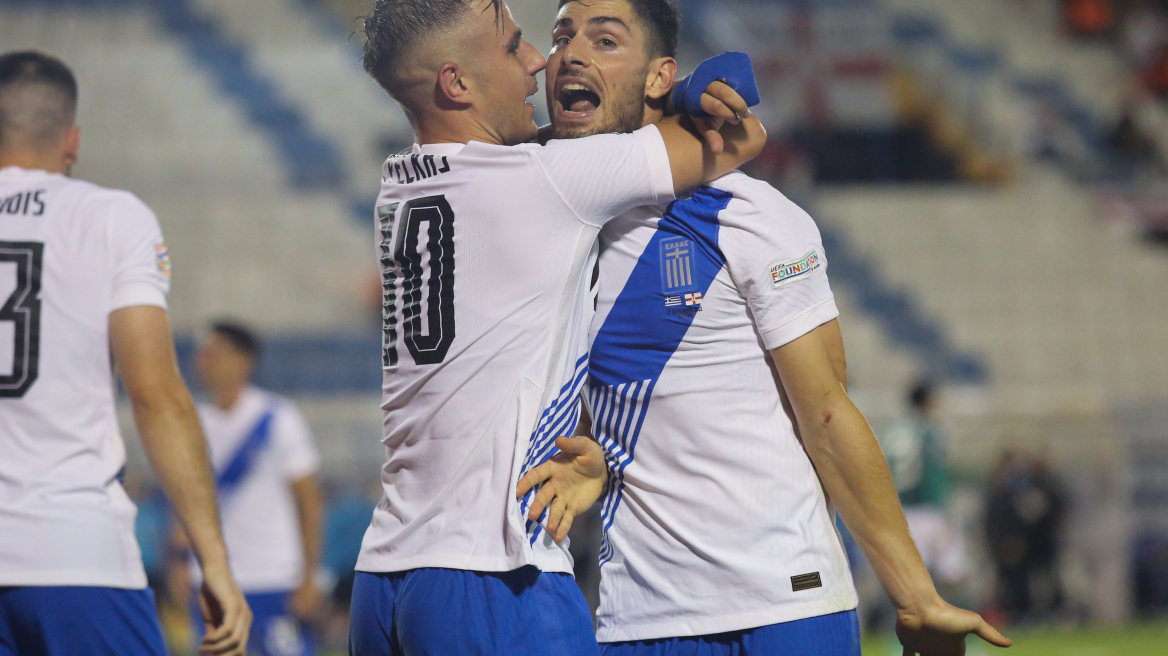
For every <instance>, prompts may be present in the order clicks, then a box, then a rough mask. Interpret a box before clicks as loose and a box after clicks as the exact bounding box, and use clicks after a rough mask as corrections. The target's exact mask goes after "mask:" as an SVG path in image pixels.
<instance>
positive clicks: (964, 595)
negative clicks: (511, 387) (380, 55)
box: [0, 0, 1168, 654]
mask: <svg viewBox="0 0 1168 656" xmlns="http://www.w3.org/2000/svg"><path fill="white" fill-rule="evenodd" d="M556 4H557V3H556V2H555V0H512V2H510V6H511V9H512V11H513V13H514V14H515V16H516V19H517V20H518V22H519V23H520V24H521V25H522V26H523V27H524V29H525V34H526V36H527V38H528V39H529V40H530V41H531V42H532V43H533V44H534V45H535V46H536V47H537V48H539V49H540V50H542V51H544V52H547V51H548V49H549V48H550V32H551V24H552V21H553V19H554V16H555V14H556ZM680 4H681V6H682V9H683V15H684V17H685V20H686V23H685V33H684V35H683V52H682V57H681V65H682V68H683V69H687V68H690V67H692V66H693V65H694V64H696V63H697V62H698V61H700V60H701V59H702V58H704V57H706V56H708V55H709V54H712V53H716V52H721V51H723V50H730V49H732V50H744V51H746V52H748V53H749V54H750V55H751V56H752V57H753V59H754V63H755V67H756V71H757V73H758V76H759V81H760V86H761V87H762V89H763V104H762V105H761V106H760V107H759V110H758V114H759V115H760V116H761V117H762V118H763V119H764V120H765V122H766V124H767V126H768V128H769V130H770V133H771V135H772V139H771V143H770V145H769V146H768V148H767V151H766V152H765V153H764V155H763V156H762V157H760V158H759V160H757V161H756V162H754V163H752V165H751V166H752V170H751V173H753V174H755V175H757V176H760V177H763V178H765V179H767V180H770V181H771V182H772V183H773V184H775V185H776V186H777V187H778V188H779V189H780V190H782V191H783V192H784V193H786V194H787V195H788V196H790V197H792V198H793V199H794V200H796V202H798V203H799V204H800V205H802V206H803V207H804V208H806V209H807V210H808V211H809V212H810V213H811V215H812V216H813V217H815V218H816V220H817V222H818V223H819V226H820V229H821V230H822V233H823V237H824V244H825V249H826V250H827V252H828V257H829V258H830V261H831V272H830V275H831V279H832V282H833V288H834V289H835V291H836V295H837V301H838V303H839V305H840V308H841V312H842V318H841V322H842V325H843V329H844V334H845V338H846V341H847V348H848V359H849V364H850V369H849V378H850V381H851V391H852V394H853V396H854V398H855V399H856V400H857V402H858V404H859V405H860V407H861V409H862V410H863V411H864V412H865V414H866V416H868V417H869V418H870V420H871V421H872V423H873V425H874V427H875V428H876V432H877V434H878V435H879V436H880V438H881V440H882V444H883V447H884V449H885V451H886V454H887V455H888V456H889V460H890V463H891V465H892V467H893V471H894V474H895V477H896V480H897V484H898V488H899V489H900V491H901V494H902V501H903V503H904V504H905V506H906V510H907V511H908V513H909V515H910V520H912V521H914V526H915V527H916V528H914V534H915V535H917V540H918V542H919V543H921V548H922V551H923V552H924V553H925V555H926V558H927V559H928V560H929V564H930V567H931V568H932V570H933V573H934V575H935V577H936V578H937V580H938V581H939V583H940V585H942V586H943V588H944V590H945V592H946V594H947V595H948V596H949V597H950V598H951V599H952V600H953V601H955V602H958V603H961V604H965V605H967V606H969V607H974V608H977V609H979V610H981V611H983V612H984V613H986V615H987V618H989V619H991V620H992V621H995V622H1000V623H1003V624H1004V625H1005V626H1006V627H1007V633H1009V632H1010V629H1017V630H1021V631H1023V632H1024V633H1023V635H1044V634H1051V635H1054V633H1052V632H1055V631H1056V629H1057V632H1061V634H1063V635H1071V636H1080V635H1089V634H1079V633H1074V631H1077V630H1085V631H1090V630H1096V629H1094V628H1093V627H1129V626H1132V623H1135V622H1152V623H1151V624H1140V626H1142V627H1143V628H1141V629H1127V628H1124V629H1120V630H1117V631H1118V633H1111V634H1106V635H1109V636H1127V637H1128V638H1130V637H1131V636H1133V635H1134V636H1147V635H1151V636H1153V637H1151V638H1141V639H1143V640H1145V642H1140V643H1138V644H1137V643H1132V644H1133V645H1134V646H1132V647H1131V649H1132V650H1131V651H1106V650H1105V651H1091V652H1089V653H1091V654H1110V653H1117V654H1119V653H1124V654H1126V653H1131V654H1144V653H1147V654H1155V653H1164V651H1163V649H1161V648H1157V647H1155V645H1157V644H1158V645H1160V646H1161V647H1163V645H1165V644H1168V629H1165V628H1164V626H1165V622H1164V619H1165V618H1166V617H1168V286H1166V283H1168V249H1166V248H1165V246H1166V245H1168V2H1166V1H1165V0H965V1H957V0H682V1H681V2H680ZM365 8H366V3H365V2H363V1H362V0H265V1H263V2H255V1H249V2H238V1H237V0H0V50H3V51H9V50H15V49H24V48H37V49H41V50H44V51H46V52H48V53H51V54H54V55H57V56H59V57H61V58H62V59H64V60H65V61H66V62H67V63H68V64H69V65H70V66H72V67H73V68H74V70H75V71H76V73H77V75H78V78H79V81H80V84H81V100H80V110H79V122H80V125H81V127H82V130H83V146H82V155H81V161H80V164H79V165H78V166H77V167H76V170H75V174H76V175H78V176H80V177H83V178H86V179H90V180H93V181H95V182H97V183H99V184H103V185H109V186H113V187H119V188H126V189H130V190H132V191H134V192H135V193H137V194H138V195H139V196H141V197H142V198H143V199H144V200H145V201H146V202H147V203H148V204H149V205H150V206H151V207H153V208H154V209H155V211H156V212H157V213H158V215H159V219H160V221H161V223H162V227H163V231H164V233H165V234H166V236H167V241H168V244H169V246H170V253H171V256H172V259H173V262H174V276H173V291H172V295H171V312H172V320H173V322H174V325H175V329H176V333H177V335H178V336H179V349H180V359H181V360H182V362H183V367H184V373H185V374H186V375H187V378H188V380H189V381H190V383H191V384H192V386H193V387H194V389H195V390H196V393H198V390H199V386H198V377H197V375H196V372H195V368H194V366H193V361H194V355H195V352H196V350H197V346H198V344H199V340H200V339H201V336H202V335H204V334H205V330H206V326H207V325H208V323H209V322H210V321H212V320H214V319H218V318H223V317H227V318H231V319H234V320H238V321H241V322H243V323H244V324H247V325H250V326H251V327H252V328H254V329H255V330H256V331H257V332H258V333H259V335H260V336H261V338H262V341H263V350H262V353H261V356H260V359H259V361H258V367H257V369H256V371H255V382H256V383H257V384H258V385H260V386H261V387H264V388H266V389H269V390H272V391H274V392H277V393H279V394H283V395H286V396H288V397H290V398H292V399H293V400H294V401H295V402H296V403H297V405H298V406H299V408H300V410H301V411H302V413H303V414H304V416H305V417H306V419H307V420H308V423H309V425H310V426H311V428H312V432H313V434H314V436H315V440H316V444H317V447H318V449H319V451H320V455H321V469H320V478H321V480H322V485H323V490H324V496H325V500H326V501H325V513H324V522H323V528H322V531H323V556H322V559H321V560H322V563H321V564H322V574H321V577H320V580H321V582H322V583H323V584H324V585H325V587H326V588H327V590H328V591H329V594H328V599H329V600H330V601H329V603H328V604H327V606H326V610H325V611H324V612H323V613H322V616H321V618H320V641H321V644H322V646H323V647H324V648H325V650H326V651H328V650H336V651H338V652H341V651H343V650H344V644H345V638H344V636H345V631H346V629H347V619H346V605H347V598H348V587H347V586H349V585H350V584H351V572H352V568H353V564H354V562H355V559H356V553H357V548H358V546H359V543H360V538H361V536H362V534H363V532H364V529H365V526H366V525H367V523H368V520H369V516H370V513H371V510H372V507H373V504H375V503H376V501H377V498H378V494H379V493H378V478H377V476H378V468H379V465H380V462H381V460H382V456H383V454H382V449H381V446H380V444H379V442H378V439H379V435H380V411H379V409H378V404H379V385H380V376H381V372H380V369H379V364H378V363H379V362H380V358H379V357H378V352H379V333H378V320H379V315H380V287H379V281H378V277H377V271H376V261H375V259H374V248H373V246H374V242H373V239H372V237H373V223H372V208H373V199H374V198H375V196H376V192H377V189H378V183H379V168H380V164H381V162H382V161H383V160H384V159H385V157H386V156H387V155H389V154H391V153H392V152H396V151H397V150H399V149H401V148H402V147H405V146H407V145H408V144H409V143H410V142H411V141H412V137H411V133H410V129H409V125H408V123H407V122H406V121H405V118H404V116H402V114H401V113H400V111H399V110H398V109H397V108H396V106H394V105H393V103H392V102H391V101H390V100H389V99H388V98H387V97H386V96H385V95H384V94H383V93H382V92H381V91H380V90H379V89H378V88H377V87H376V85H375V84H373V83H372V82H371V81H370V80H368V79H367V78H366V77H365V75H364V73H363V71H362V70H361V67H360V64H359V58H360V44H361V38H360V35H359V34H355V32H356V31H357V30H358V29H359V23H358V22H356V21H355V20H354V17H356V16H358V15H360V14H362V13H363V12H364V11H365ZM537 100H538V101H539V102H538V104H539V105H540V109H539V110H538V111H539V112H540V114H541V115H542V116H545V117H546V112H545V111H544V110H543V108H542V105H543V102H542V98H537ZM536 218H538V217H536ZM533 220H535V218H533ZM123 417H124V421H123V424H124V430H125V432H126V434H127V435H128V436H129V435H133V426H132V421H130V417H129V414H128V412H124V413H123ZM129 441H130V443H131V453H130V454H128V458H129V462H130V465H129V478H128V482H127V486H128V489H130V490H131V491H132V493H133V495H134V497H135V499H136V500H137V501H138V503H139V507H140V514H139V517H138V526H139V537H140V540H141V543H142V548H143V555H144V557H145V560H146V566H147V569H148V571H149V572H150V576H151V582H152V585H154V586H155V588H156V590H157V591H158V593H159V599H160V600H161V603H162V605H163V607H164V623H165V624H166V625H167V628H168V631H169V632H170V634H171V638H172V640H173V644H174V646H175V652H176V653H183V651H184V650H185V649H186V648H187V646H188V645H189V635H188V634H187V633H186V632H189V630H190V629H189V627H188V626H187V620H186V617H187V610H186V608H185V606H183V603H185V602H182V601H180V599H181V598H185V592H184V591H182V590H178V589H176V588H181V587H182V586H184V585H186V583H184V582H182V581H179V580H178V579H180V578H181V577H176V576H174V574H173V572H174V570H175V569H176V568H175V563H176V562H177V561H182V559H183V558H184V556H182V555H181V554H178V553H176V551H175V549H173V548H172V543H171V530H170V527H169V514H168V509H167V507H166V504H165V502H164V500H163V499H162V496H161V494H160V493H159V492H158V491H157V489H156V488H155V486H154V483H153V481H152V480H151V479H150V477H149V469H148V468H147V467H146V466H145V465H144V460H143V457H142V455H141V454H140V452H139V451H138V450H137V449H136V446H133V445H134V442H135V441H134V440H133V439H132V438H131V439H130V440H129ZM597 530H598V529H597V526H596V523H595V522H589V521H582V522H580V523H579V524H578V526H577V527H576V528H575V529H574V531H573V533H574V535H573V549H574V551H575V552H576V554H577V565H578V578H579V581H580V583H581V585H582V586H583V587H584V588H585V590H586V593H587V594H589V595H590V598H591V599H593V600H594V599H595V586H596V576H597V574H596V571H595V549H596V540H597V536H596V531H597ZM926 536H927V537H926ZM853 560H854V565H855V567H856V571H857V583H858V585H859V587H860V589H861V596H862V598H863V602H862V603H863V606H862V609H861V610H862V614H863V617H864V621H865V624H866V626H867V627H868V628H870V629H872V630H873V631H874V632H876V633H877V634H879V632H882V631H883V632H886V631H888V630H889V629H890V627H891V621H892V617H891V616H890V614H889V609H888V608H887V607H886V606H884V604H883V603H882V601H881V599H880V593H879V590H878V586H876V585H875V583H874V581H873V580H872V579H871V577H870V575H868V574H866V572H865V569H864V564H863V562H862V558H861V557H860V556H859V554H858V552H855V553H853ZM184 562H185V561H184ZM178 569H181V567H180V568H178ZM1157 620H1159V623H1157ZM1076 627H1087V628H1085V629H1079V628H1076ZM1149 627H1151V628H1149ZM1098 630H1100V631H1106V630H1107V629H1105V628H1104V629H1098ZM1149 631H1150V632H1151V633H1148V632H1149ZM1025 632H1031V633H1025ZM1068 632H1070V633H1068ZM1074 640H1075V641H1077V642H1078V644H1079V645H1080V646H1082V645H1083V644H1087V642H1084V641H1088V642H1089V640H1090V638H1089V637H1086V638H1080V637H1076V638H1074ZM1106 642H1107V647H1106V648H1108V649H1109V648H1112V647H1114V645H1118V644H1120V643H1121V642H1123V641H1122V640H1120V639H1118V638H1108V639H1107V641H1106ZM1148 645H1151V646H1150V647H1149V646H1148ZM1016 649H1022V650H1025V649H1027V647H1026V644H1025V641H1023V642H1022V643H1020V644H1019V645H1018V647H1017V648H1016ZM1052 649H1055V648H1054V647H1052ZM1101 649H1103V647H1101ZM898 653H899V652H898ZM1024 653H1068V654H1069V653H1088V652H1075V651H1074V650H1073V649H1071V651H1057V650H1056V651H1048V652H1035V651H1031V652H1025V651H1024Z"/></svg>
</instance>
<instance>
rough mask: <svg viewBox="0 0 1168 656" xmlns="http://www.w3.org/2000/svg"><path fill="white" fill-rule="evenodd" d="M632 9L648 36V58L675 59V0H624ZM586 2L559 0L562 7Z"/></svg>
mask: <svg viewBox="0 0 1168 656" xmlns="http://www.w3.org/2000/svg"><path fill="white" fill-rule="evenodd" d="M624 1H625V2H627V3H629V6H630V7H632V8H633V13H635V14H637V18H640V19H641V24H642V27H644V28H645V33H646V34H647V35H648V39H646V43H645V47H646V49H647V50H648V54H649V57H650V58H653V59H656V58H657V57H676V56H677V39H678V33H679V32H681V12H680V11H678V9H677V4H676V2H675V0H624ZM572 2H580V3H582V4H587V0H560V9H563V8H564V5H566V4H569V3H572Z"/></svg>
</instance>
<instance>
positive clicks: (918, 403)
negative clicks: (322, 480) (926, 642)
mask: <svg viewBox="0 0 1168 656" xmlns="http://www.w3.org/2000/svg"><path fill="white" fill-rule="evenodd" d="M907 400H908V405H909V411H908V413H907V414H906V415H905V416H904V417H903V418H901V419H900V420H899V421H897V422H895V423H893V424H892V425H890V426H888V427H887V428H886V429H885V430H884V431H882V432H881V434H880V436H879V439H880V446H881V448H882V449H884V455H885V457H886V458H887V459H888V466H889V468H890V469H891V470H892V479H893V481H894V482H895V483H896V491H897V493H898V494H899V496H900V503H901V505H902V506H904V516H905V519H907V520H908V526H909V531H910V532H911V533H912V536H913V540H914V541H915V542H916V543H917V548H918V549H919V550H920V552H921V558H922V559H923V560H924V561H925V567H927V568H928V569H929V573H930V574H932V575H933V578H934V580H936V581H937V583H938V584H940V585H946V586H950V587H952V586H954V585H956V584H958V583H960V582H961V581H962V580H963V579H964V578H965V577H966V576H967V575H968V574H969V559H968V557H967V555H966V549H965V540H964V538H963V537H962V535H961V531H960V529H959V528H956V527H954V526H952V524H951V523H950V522H949V520H948V518H947V517H946V503H947V501H948V496H949V454H948V449H947V444H946V443H947V440H946V437H945V432H944V430H943V429H942V428H941V426H940V425H939V423H938V422H937V421H936V420H935V419H934V416H933V414H934V410H935V404H936V393H935V390H934V388H933V385H932V383H930V382H928V381H921V382H919V383H917V384H916V385H914V386H913V387H912V389H911V390H909V393H908V399H907Z"/></svg>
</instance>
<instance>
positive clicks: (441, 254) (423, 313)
mask: <svg viewBox="0 0 1168 656" xmlns="http://www.w3.org/2000/svg"><path fill="white" fill-rule="evenodd" d="M377 221H378V229H379V230H380V234H381V243H380V247H381V309H382V334H381V364H382V366H383V367H393V366H397V358H398V353H397V342H398V316H397V305H398V300H399V297H400V300H401V327H402V337H403V341H404V342H405V344H406V348H407V349H409V351H410V356H411V357H412V358H413V359H414V363H415V364H420V365H422V364H438V363H440V362H442V361H443V360H444V359H445V358H446V352H447V351H448V350H449V349H450V344H451V342H453V341H454V211H453V210H451V209H450V203H448V202H447V201H446V197H445V196H427V197H425V198H415V199H413V200H411V201H408V202H406V203H390V204H389V205H382V206H381V207H378V208H377Z"/></svg>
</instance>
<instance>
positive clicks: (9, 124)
mask: <svg viewBox="0 0 1168 656" xmlns="http://www.w3.org/2000/svg"><path fill="white" fill-rule="evenodd" d="M76 106H77V83H76V81H75V80H74V78H73V74H72V73H71V72H70V71H69V69H68V68H67V67H66V66H65V65H64V64H62V63H61V62H60V61H58V60H56V59H53V58H52V57H48V56H46V55H42V54H39V53H35V52H17V53H10V54H7V55H3V56H0V208H3V210H4V211H3V212H2V213H0V654H3V655H4V656H45V655H48V656H77V655H79V654H85V655H86V656H90V655H97V656H126V655H133V656H139V655H142V656H145V655H149V656H163V655H164V654H165V653H166V648H165V646H164V644H163V639H162V630H161V628H160V627H159V625H158V617H157V614H156V612H155V608H154V595H153V594H152V593H151V592H150V590H149V589H148V588H147V587H146V573H145V571H144V570H143V568H142V557H141V553H140V552H139V549H138V542H137V540H136V539H135V537H134V516H135V513H136V508H135V507H134V504H133V502H132V501H130V499H129V497H128V496H126V492H125V490H123V489H122V484H121V477H122V474H123V470H124V467H125V445H124V444H123V442H122V438H121V435H119V434H118V422H117V413H116V410H115V406H114V400H115V399H114V393H115V387H114V381H113V378H112V376H111V371H112V369H113V367H112V365H117V369H118V371H119V372H120V373H121V378H122V382H123V383H124V384H125V388H126V393H127V394H128V395H129V397H130V403H131V404H132V405H133V408H134V420H135V421H136V423H137V425H138V432H139V433H140V434H141V436H142V446H143V447H144V448H145V450H146V455H147V456H148V457H149V458H150V463H151V465H152V466H153V468H154V472H155V474H157V476H158V479H159V481H160V482H161V484H162V488H163V490H164V491H165V492H166V496H167V498H168V499H169V500H170V502H171V504H172V505H173V507H174V510H175V512H176V514H177V515H178V518H179V520H180V521H181V523H182V525H183V527H184V528H185V529H186V531H187V533H188V534H189V535H190V538H191V544H192V546H193V548H194V551H195V555H196V556H197V557H198V559H199V562H200V563H201V564H202V566H203V571H204V573H205V576H204V579H203V585H202V587H201V590H200V594H199V605H200V608H201V611H202V616H203V619H204V621H205V629H206V635H205V637H204V639H203V641H202V643H201V646H200V652H201V653H207V654H235V655H240V656H242V654H244V653H245V651H246V645H247V637H248V630H249V628H250V625H251V612H250V611H249V610H248V607H247V604H246V603H245V601H244V598H243V594H242V593H241V592H240V590H239V587H238V586H237V585H236V583H235V579H234V578H233V577H232V575H231V571H230V570H229V569H228V565H227V549H226V547H225V546H224V544H223V537H222V534H221V532H220V528H219V515H218V509H217V508H216V503H215V485H214V479H213V477H212V475H211V467H210V464H209V462H208V460H207V445H206V442H205V441H204V440H203V433H202V430H201V429H200V428H199V419H198V416H197V415H196V413H195V405H194V403H193V402H192V401H191V396H190V393H189V392H188V391H187V388H186V385H185V384H184V383H183V381H182V378H181V377H180V376H179V372H178V366H177V364H176V363H175V355H174V343H173V341H172V338H171V334H170V323H169V319H168V318H167V312H166V295H167V292H168V290H169V288H170V256H169V254H168V253H167V250H166V244H165V243H163V241H162V232H161V231H160V230H159V227H158V220H157V219H156V218H155V217H154V213H153V212H151V211H150V208H148V207H146V205H144V204H143V203H142V201H140V200H138V199H137V198H136V197H135V196H133V195H132V194H130V193H127V192H125V191H117V190H113V189H104V188H102V187H98V186H97V185H93V184H89V183H87V182H82V181H80V180H73V179H71V178H69V177H67V176H68V173H69V169H70V168H71V167H72V165H73V163H74V162H75V161H76V160H77V148H78V145H79V142H80V138H81V133H80V130H78V129H77V128H76V127H74V126H73V119H74V113H75V109H76ZM111 354H112V356H113V358H112V362H111V357H110V356H111Z"/></svg>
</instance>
